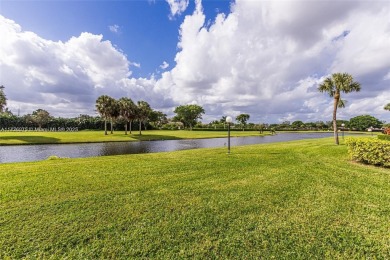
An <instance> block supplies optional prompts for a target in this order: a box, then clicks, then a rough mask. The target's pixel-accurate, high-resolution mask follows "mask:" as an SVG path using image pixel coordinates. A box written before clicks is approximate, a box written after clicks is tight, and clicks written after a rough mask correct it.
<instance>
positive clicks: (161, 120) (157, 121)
mask: <svg viewBox="0 0 390 260" xmlns="http://www.w3.org/2000/svg"><path fill="white" fill-rule="evenodd" d="M149 120H150V122H152V123H153V126H154V127H156V128H161V127H162V126H163V125H164V124H166V123H168V119H167V115H166V114H164V113H163V112H161V111H157V110H152V111H151V112H150V116H149Z"/></svg>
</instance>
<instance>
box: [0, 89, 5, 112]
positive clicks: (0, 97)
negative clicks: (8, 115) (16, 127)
mask: <svg viewBox="0 0 390 260" xmlns="http://www.w3.org/2000/svg"><path fill="white" fill-rule="evenodd" d="M3 89H4V86H3V85H1V86H0V112H3V110H4V107H5V106H6V105H7V98H6V97H5V94H4V91H3Z"/></svg>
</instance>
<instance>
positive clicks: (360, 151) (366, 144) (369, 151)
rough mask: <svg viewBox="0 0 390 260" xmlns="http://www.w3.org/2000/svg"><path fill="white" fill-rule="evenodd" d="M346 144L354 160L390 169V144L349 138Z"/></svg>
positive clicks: (370, 139)
mask: <svg viewBox="0 0 390 260" xmlns="http://www.w3.org/2000/svg"><path fill="white" fill-rule="evenodd" d="M346 144H347V146H348V153H349V155H350V156H351V157H352V160H355V161H358V162H362V163H366V164H371V165H377V166H383V167H389V168H390V142H388V141H384V140H378V139H372V138H347V139H346Z"/></svg>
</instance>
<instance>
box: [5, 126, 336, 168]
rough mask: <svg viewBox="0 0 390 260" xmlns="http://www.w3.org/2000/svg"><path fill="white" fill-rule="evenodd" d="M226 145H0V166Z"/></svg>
mask: <svg viewBox="0 0 390 260" xmlns="http://www.w3.org/2000/svg"><path fill="white" fill-rule="evenodd" d="M332 135H333V133H330V132H326V133H278V134H276V135H273V136H249V137H232V138H231V148H232V151H233V150H234V146H238V145H249V144H263V143H275V142H285V141H292V140H300V139H310V138H322V137H329V136H332ZM226 145H227V138H211V139H183V140H165V141H140V142H109V143H88V144H48V145H13V146H0V163H6V162H28V161H39V160H45V159H47V158H48V157H49V156H52V155H56V156H59V157H69V158H82V157H92V156H106V155H119V154H139V153H156V152H170V151H178V150H187V149H197V148H208V147H223V146H226Z"/></svg>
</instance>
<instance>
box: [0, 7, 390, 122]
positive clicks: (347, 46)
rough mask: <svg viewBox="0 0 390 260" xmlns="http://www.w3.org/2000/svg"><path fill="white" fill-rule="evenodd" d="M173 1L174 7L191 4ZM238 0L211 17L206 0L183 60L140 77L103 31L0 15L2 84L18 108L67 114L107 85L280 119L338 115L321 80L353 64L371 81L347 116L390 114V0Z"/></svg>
mask: <svg viewBox="0 0 390 260" xmlns="http://www.w3.org/2000/svg"><path fill="white" fill-rule="evenodd" d="M168 3H170V6H171V15H172V16H174V15H179V14H181V13H182V12H184V10H186V8H187V7H188V1H168ZM231 8H232V9H231V13H229V14H227V15H224V14H218V15H217V17H216V18H215V19H214V20H212V21H211V22H210V21H206V17H205V15H204V13H203V8H202V4H201V2H200V1H199V0H197V1H196V5H195V10H194V12H193V13H192V14H191V15H187V16H186V17H185V18H184V21H183V23H182V24H181V26H180V29H179V33H180V35H179V42H178V49H179V50H178V52H177V54H176V56H175V65H174V67H172V66H170V67H169V68H170V70H166V71H164V72H163V73H162V74H161V77H159V78H155V77H154V76H152V77H150V78H138V79H135V78H132V77H131V71H130V69H129V66H135V67H140V64H139V63H134V62H131V61H129V60H128V59H127V58H126V56H125V55H124V54H123V53H122V52H121V51H119V50H118V49H116V48H115V47H114V46H113V45H112V44H111V43H110V42H109V41H105V40H103V37H102V36H101V35H93V34H90V33H83V34H81V35H80V36H78V37H73V38H71V39H70V40H68V41H66V42H53V41H49V40H45V39H42V38H40V37H39V36H38V35H36V34H34V33H32V32H26V31H22V29H21V28H20V26H19V25H17V24H16V23H15V22H13V21H10V20H7V19H4V18H2V17H1V16H0V23H1V25H2V26H0V35H2V36H3V38H2V44H1V45H0V48H1V49H0V73H1V75H0V78H1V80H2V82H0V84H3V85H5V86H6V94H7V97H8V98H9V99H10V102H9V103H10V106H12V107H11V109H12V110H14V111H16V110H17V108H18V106H21V108H22V109H23V108H24V107H26V108H25V109H30V108H32V107H34V108H38V107H40V106H41V107H44V106H45V105H46V106H50V109H48V110H49V111H52V110H53V112H54V111H56V112H57V113H58V114H61V115H63V116H64V115H67V114H69V113H70V112H69V110H70V108H69V102H71V104H72V108H71V110H72V113H73V115H75V114H76V115H77V114H79V113H89V114H91V113H93V109H94V102H95V100H96V98H97V97H98V96H99V95H100V94H102V93H104V94H109V95H111V96H113V97H116V98H118V97H121V96H124V95H128V96H130V97H131V98H133V99H134V100H140V99H143V100H146V101H148V102H150V103H151V105H152V107H153V108H155V109H161V110H163V111H164V112H165V113H168V114H170V115H172V111H173V108H174V107H175V106H177V105H179V104H190V103H196V104H199V105H202V106H203V107H204V108H205V110H206V115H205V116H204V120H205V121H208V120H213V119H216V118H217V119H219V118H220V117H221V116H222V115H228V114H229V115H231V116H236V115H237V114H239V113H248V114H250V115H251V121H252V122H268V123H272V122H278V121H280V120H286V119H288V120H290V121H294V120H302V121H317V120H323V121H329V120H331V111H332V102H333V100H332V98H330V97H329V96H327V95H326V94H324V93H319V92H318V91H317V86H318V83H319V82H321V81H322V80H323V79H324V78H325V77H326V76H328V75H330V74H331V73H333V72H348V73H351V74H352V75H353V76H354V77H355V79H356V80H357V81H359V82H360V83H361V84H362V90H361V92H359V93H350V94H348V95H344V96H343V98H344V99H347V100H348V103H347V107H346V108H345V109H340V110H339V112H338V114H339V118H340V119H349V118H351V117H354V116H357V115H361V114H370V115H373V116H375V117H377V118H380V119H381V120H386V121H390V113H388V112H387V111H385V110H383V106H384V105H385V104H387V103H389V102H390V101H389V100H390V96H389V95H390V94H389V93H390V92H389V87H388V86H389V85H388V82H389V78H390V77H389V75H390V52H389V50H388V46H390V30H389V28H390V20H389V19H388V14H389V13H390V3H389V2H386V1H382V2H376V1H374V2H364V1H359V2H356V1H321V2H318V1H245V0H237V1H236V2H235V4H233V5H232V7H231ZM3 39H4V40H3ZM128 56H129V57H130V56H131V54H128ZM165 66H168V63H166V62H164V63H163V64H162V65H161V69H167V68H168V67H166V68H164V67H165ZM27 106H28V108H27ZM31 111H32V110H30V111H27V112H31Z"/></svg>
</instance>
